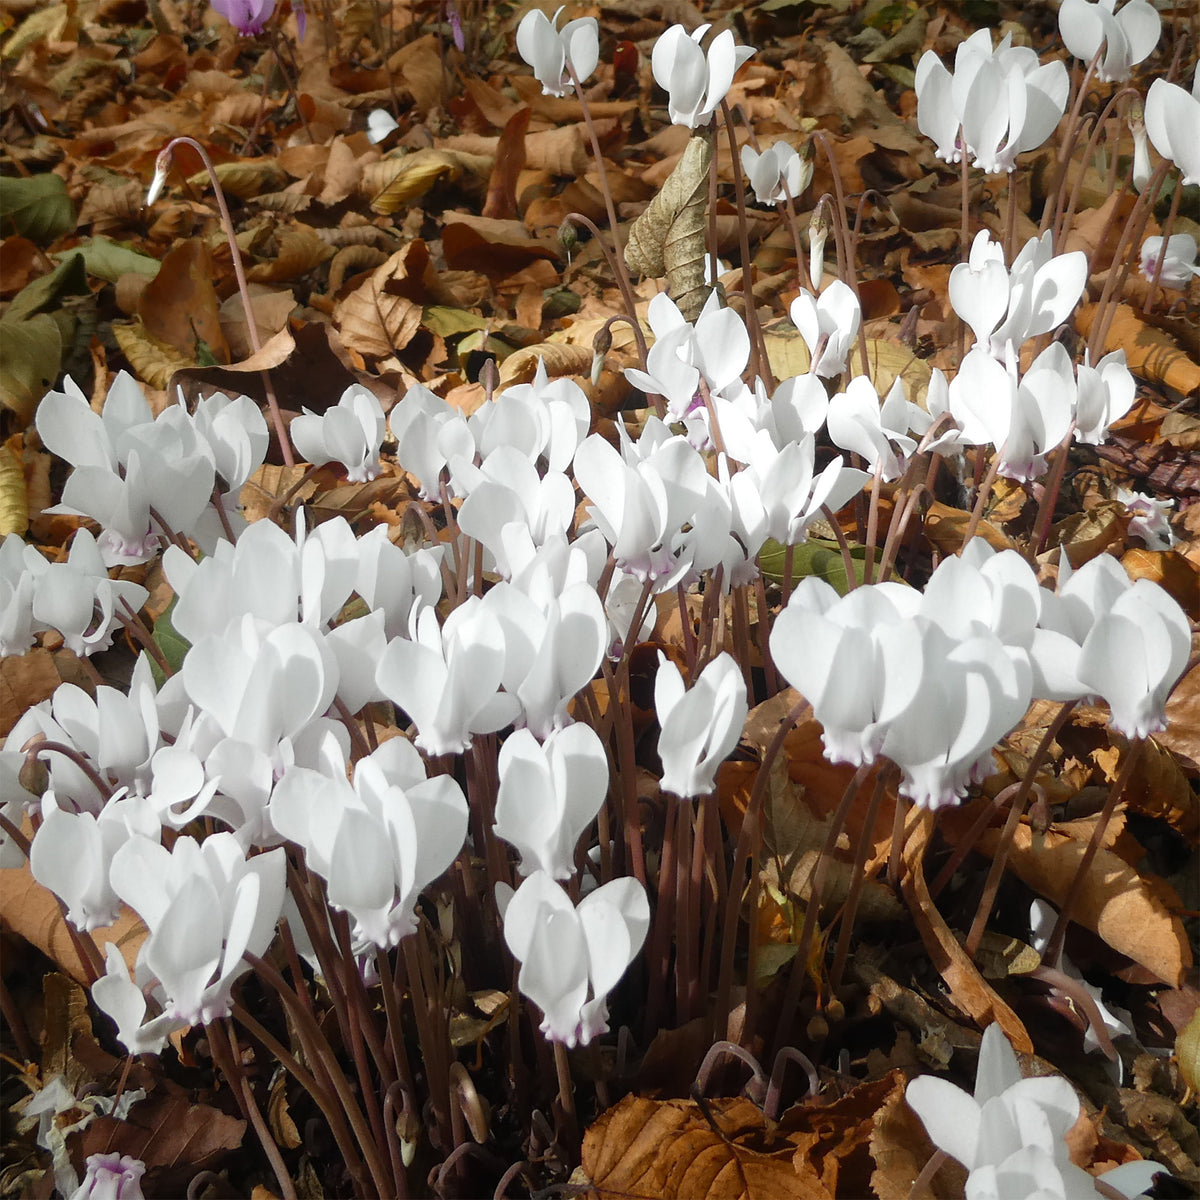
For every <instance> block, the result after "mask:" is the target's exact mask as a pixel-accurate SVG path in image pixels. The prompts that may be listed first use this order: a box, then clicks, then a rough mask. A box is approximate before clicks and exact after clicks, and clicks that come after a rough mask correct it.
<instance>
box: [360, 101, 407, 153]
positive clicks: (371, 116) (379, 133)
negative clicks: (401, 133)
mask: <svg viewBox="0 0 1200 1200" xmlns="http://www.w3.org/2000/svg"><path fill="white" fill-rule="evenodd" d="M399 128H400V125H399V122H398V121H397V120H396V118H395V117H393V116H392V114H391V113H390V112H388V110H387V109H386V108H373V109H372V110H371V111H370V112H369V113H367V141H368V142H370V143H371V145H372V146H376V145H378V144H379V143H380V142H382V141H383V140H384V139H385V138H386V137H388V136H389V135H390V134H392V133H394V132H395V131H396V130H397V129H399Z"/></svg>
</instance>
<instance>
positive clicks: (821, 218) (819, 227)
mask: <svg viewBox="0 0 1200 1200" xmlns="http://www.w3.org/2000/svg"><path fill="white" fill-rule="evenodd" d="M828 237H829V217H828V216H827V215H826V212H825V205H824V204H823V203H822V204H818V205H817V207H816V208H815V209H813V215H812V217H811V218H810V219H809V222H808V277H809V279H811V280H812V285H813V289H814V291H819V290H820V288H821V279H822V278H823V277H824V275H825V239H826V238H828Z"/></svg>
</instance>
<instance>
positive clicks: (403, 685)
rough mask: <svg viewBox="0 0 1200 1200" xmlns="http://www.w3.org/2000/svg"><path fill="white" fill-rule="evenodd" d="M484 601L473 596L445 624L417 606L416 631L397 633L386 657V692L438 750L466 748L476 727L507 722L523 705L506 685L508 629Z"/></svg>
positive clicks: (382, 666) (425, 744)
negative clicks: (503, 689) (406, 634)
mask: <svg viewBox="0 0 1200 1200" xmlns="http://www.w3.org/2000/svg"><path fill="white" fill-rule="evenodd" d="M482 606H483V600H481V599H480V598H479V597H478V596H471V597H469V598H468V599H467V601H466V603H465V604H460V605H459V606H458V608H456V609H454V611H453V612H451V613H450V615H449V616H448V617H447V618H446V623H445V625H442V626H439V625H438V619H437V613H436V612H435V611H434V610H433V609H432V608H428V607H425V606H421V607H416V606H414V607H413V610H412V615H411V616H410V617H409V637H408V638H402V637H398V638H393V639H392V640H391V641H390V642H389V643H388V648H387V650H386V651H385V652H384V655H383V657H382V658H381V659H380V661H379V666H378V668H377V670H376V675H375V678H376V682H377V683H378V684H379V689H380V691H382V692H383V694H384V695H385V696H387V697H388V699H389V700H392V701H393V702H394V703H396V704H398V705H399V706H400V707H401V708H402V709H404V711H405V712H406V713H408V715H409V717H411V718H412V720H413V722H414V723H415V724H416V726H417V739H416V740H417V745H418V746H420V747H421V749H423V750H425V751H427V752H428V753H430V754H458V753H461V752H462V751H463V750H466V749H467V748H468V747H469V746H470V745H471V737H472V735H473V734H476V733H492V732H494V731H495V730H497V729H503V728H504V726H505V725H508V724H509V723H510V722H511V721H512V720H513V718H514V717H516V716H517V714H518V713H519V712H520V710H521V703H520V701H519V700H518V699H517V698H516V697H515V696H510V695H507V694H506V693H503V692H501V691H500V690H499V688H500V681H501V679H502V678H503V675H504V668H505V644H504V634H503V631H502V630H501V629H500V628H499V627H498V626H497V624H496V622H495V620H494V619H493V618H492V615H491V614H490V612H489V611H488V610H486V609H484V608H483V607H482Z"/></svg>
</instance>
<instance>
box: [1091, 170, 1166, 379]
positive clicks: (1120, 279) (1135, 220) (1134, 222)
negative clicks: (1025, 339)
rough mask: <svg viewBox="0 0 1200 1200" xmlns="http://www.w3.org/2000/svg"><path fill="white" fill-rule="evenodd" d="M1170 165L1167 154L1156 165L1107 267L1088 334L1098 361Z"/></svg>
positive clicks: (1093, 355)
mask: <svg viewBox="0 0 1200 1200" xmlns="http://www.w3.org/2000/svg"><path fill="white" fill-rule="evenodd" d="M1170 169H1171V160H1170V159H1169V158H1164V159H1163V161H1162V162H1160V163H1159V164H1158V166H1157V168H1155V171H1154V174H1153V175H1151V176H1150V182H1149V183H1147V184H1146V187H1145V190H1144V191H1143V192H1142V194H1141V195H1140V196H1139V197H1138V198H1137V203H1136V204H1135V205H1134V206H1133V211H1132V212H1130V214H1129V218H1128V220H1126V222H1125V228H1124V229H1122V230H1121V236H1120V238H1119V239H1118V241H1117V249H1116V253H1115V254H1114V255H1113V261H1112V266H1111V267H1109V269H1108V278H1107V279H1106V280H1105V281H1104V290H1103V291H1102V292H1101V293H1100V299H1099V300H1098V301H1097V302H1096V311H1095V314H1094V316H1093V317H1092V331H1091V333H1090V334H1089V336H1088V356H1089V360H1090V361H1091V362H1095V361H1096V359H1097V358H1098V357H1099V356H1100V354H1101V353H1103V350H1104V344H1105V342H1106V340H1107V338H1108V329H1109V326H1110V325H1111V324H1112V319H1113V316H1114V315H1115V313H1116V310H1117V303H1116V299H1115V297H1117V296H1119V295H1120V294H1121V289H1122V288H1123V287H1124V285H1125V280H1126V278H1127V276H1128V275H1129V265H1130V263H1129V248H1130V246H1132V245H1134V244H1135V243H1136V242H1138V241H1139V240H1140V239H1141V236H1142V232H1143V231H1144V230H1145V228H1146V222H1147V221H1148V220H1149V219H1150V213H1151V210H1152V209H1153V207H1154V198H1155V197H1156V196H1157V195H1158V189H1159V188H1160V187H1162V184H1163V180H1164V179H1166V177H1167V172H1168V171H1169V170H1170Z"/></svg>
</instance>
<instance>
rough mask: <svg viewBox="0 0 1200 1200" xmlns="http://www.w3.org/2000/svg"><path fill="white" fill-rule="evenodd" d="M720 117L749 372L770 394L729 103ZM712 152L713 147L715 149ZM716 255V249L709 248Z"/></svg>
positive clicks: (743, 189) (772, 383)
mask: <svg viewBox="0 0 1200 1200" xmlns="http://www.w3.org/2000/svg"><path fill="white" fill-rule="evenodd" d="M721 116H722V117H723V118H724V121H725V133H726V135H727V137H728V141H729V161H730V164H731V167H732V170H733V194H734V200H735V201H736V203H737V214H738V240H739V249H740V251H741V255H742V296H743V298H744V300H745V304H746V328H747V330H749V332H750V373H751V375H752V376H754V375H757V376H758V377H759V378H760V379H762V380H763V382H764V383H765V384H766V385H767V390H768V391H773V390H774V387H775V380H774V377H773V376H772V374H771V364H770V362H769V361H768V359H767V345H766V342H765V341H764V339H763V331H762V324H761V322H760V321H759V319H758V306H757V304H756V302H755V300H754V279H753V276H754V270H753V262H752V260H751V258H750V232H749V230H748V229H747V227H746V185H745V182H744V180H743V179H742V164H741V160H740V158H739V156H738V144H737V133H736V131H735V130H734V127H733V113H732V112H731V111H730V108H729V101H728V100H722V101H721ZM714 150H715V147H714ZM716 162H717V156H716V154H715V153H714V154H713V167H714V169H715V168H716ZM712 250H713V256H714V257H715V256H716V252H717V248H716V246H714V247H713V248H712Z"/></svg>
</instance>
